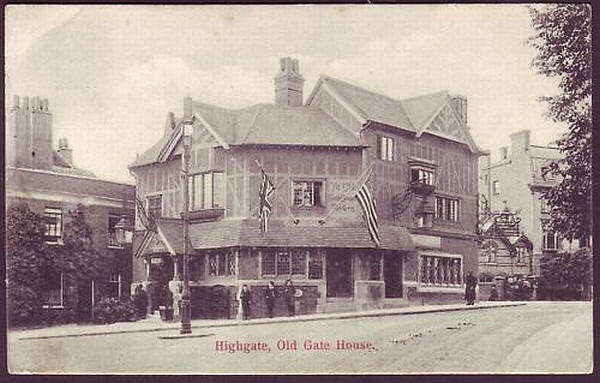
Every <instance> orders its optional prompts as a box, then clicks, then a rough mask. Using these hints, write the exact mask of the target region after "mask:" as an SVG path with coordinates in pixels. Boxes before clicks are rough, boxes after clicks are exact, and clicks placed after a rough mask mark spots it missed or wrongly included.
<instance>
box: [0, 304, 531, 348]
mask: <svg viewBox="0 0 600 383" xmlns="http://www.w3.org/2000/svg"><path fill="white" fill-rule="evenodd" d="M527 303H531V302H514V301H511V302H488V301H486V302H478V303H476V304H475V305H473V306H467V305H465V304H464V303H460V304H444V305H427V306H408V307H402V308H390V309H379V310H369V311H352V312H340V313H327V314H308V315H298V316H293V317H275V318H258V319H249V320H244V321H241V320H237V319H216V320H215V319H194V320H192V329H201V328H217V327H230V326H252V325H260V324H267V323H288V322H308V321H324V320H335V319H352V318H367V317H382V316H391V315H413V314H426V313H435V312H445V311H465V310H482V309H493V308H501V307H511V306H521V305H525V304H527ZM179 327H180V325H179V322H164V321H162V320H161V319H160V317H159V315H158V314H154V315H150V316H148V317H147V318H146V319H142V320H139V321H137V322H117V323H112V324H106V325H97V324H83V325H80V324H68V325H60V326H53V327H45V328H38V329H16V330H9V336H11V337H15V338H17V339H20V340H29V339H52V338H67V337H80V336H98V335H109V334H127V333H140V332H154V331H156V332H158V331H176V330H178V329H179Z"/></svg>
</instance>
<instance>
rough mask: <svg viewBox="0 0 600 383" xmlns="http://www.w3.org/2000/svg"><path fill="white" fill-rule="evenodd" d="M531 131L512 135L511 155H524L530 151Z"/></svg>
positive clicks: (521, 131) (522, 131)
mask: <svg viewBox="0 0 600 383" xmlns="http://www.w3.org/2000/svg"><path fill="white" fill-rule="evenodd" d="M530 134H531V132H530V131H529V130H520V131H518V132H516V133H513V134H511V135H510V150H511V153H513V155H514V154H517V153H523V152H525V151H526V150H528V149H529V137H530Z"/></svg>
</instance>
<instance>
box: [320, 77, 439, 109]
mask: <svg viewBox="0 0 600 383" xmlns="http://www.w3.org/2000/svg"><path fill="white" fill-rule="evenodd" d="M323 80H332V81H337V82H339V83H341V84H343V85H347V86H350V87H353V88H356V89H359V90H361V91H363V92H367V93H371V94H374V95H377V96H380V97H384V98H387V99H389V100H391V101H395V102H400V103H401V102H403V101H409V100H414V99H417V98H422V97H426V96H432V95H434V94H446V95H450V92H449V91H448V90H447V89H444V90H439V91H437V92H431V93H424V94H421V95H418V96H412V97H407V98H393V97H391V96H388V95H385V94H383V93H377V92H375V91H372V90H369V89H366V88H362V87H360V86H358V85H354V84H352V83H349V82H347V81H344V80H339V79H337V78H335V77H332V76H329V75H323Z"/></svg>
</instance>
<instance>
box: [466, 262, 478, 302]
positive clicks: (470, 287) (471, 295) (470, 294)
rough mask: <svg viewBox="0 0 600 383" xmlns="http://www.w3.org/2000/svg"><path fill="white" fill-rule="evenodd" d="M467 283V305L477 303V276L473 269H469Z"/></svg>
mask: <svg viewBox="0 0 600 383" xmlns="http://www.w3.org/2000/svg"><path fill="white" fill-rule="evenodd" d="M465 285H466V287H465V300H466V301H467V306H473V305H474V304H475V287H476V286H477V278H475V276H474V275H473V272H472V271H469V274H468V275H467V278H466V281H465Z"/></svg>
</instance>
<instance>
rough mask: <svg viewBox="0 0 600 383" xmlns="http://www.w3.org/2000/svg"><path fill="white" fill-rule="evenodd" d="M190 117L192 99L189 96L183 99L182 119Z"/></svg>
mask: <svg viewBox="0 0 600 383" xmlns="http://www.w3.org/2000/svg"><path fill="white" fill-rule="evenodd" d="M191 117H192V98H191V97H190V96H185V97H184V98H183V118H191Z"/></svg>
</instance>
